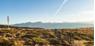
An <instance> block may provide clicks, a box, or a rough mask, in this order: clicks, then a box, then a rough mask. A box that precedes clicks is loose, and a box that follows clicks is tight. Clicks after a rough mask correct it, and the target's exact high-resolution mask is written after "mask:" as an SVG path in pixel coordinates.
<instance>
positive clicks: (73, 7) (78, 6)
mask: <svg viewBox="0 0 95 46" xmlns="http://www.w3.org/2000/svg"><path fill="white" fill-rule="evenodd" d="M93 3H94V0H0V24H6V17H7V16H10V23H11V24H15V23H23V22H36V21H41V22H87V21H93V19H92V17H93V8H94V6H93V5H94V4H93Z"/></svg>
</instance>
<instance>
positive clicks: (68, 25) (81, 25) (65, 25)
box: [14, 22, 94, 29]
mask: <svg viewBox="0 0 95 46" xmlns="http://www.w3.org/2000/svg"><path fill="white" fill-rule="evenodd" d="M14 26H18V27H31V28H46V29H63V28H85V27H94V24H91V23H67V22H65V23H43V22H26V23H19V24H14Z"/></svg>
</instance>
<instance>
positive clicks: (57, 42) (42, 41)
mask: <svg viewBox="0 0 95 46" xmlns="http://www.w3.org/2000/svg"><path fill="white" fill-rule="evenodd" d="M1 27H2V26H1ZM5 27H6V25H5ZM93 43H94V29H93V27H88V28H78V29H43V28H28V27H27V28H25V27H24V28H22V27H14V26H11V27H10V28H9V29H8V28H4V27H3V28H0V46H36V45H38V46H42V45H45V46H48V45H50V46H78V45H79V44H80V46H93Z"/></svg>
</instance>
